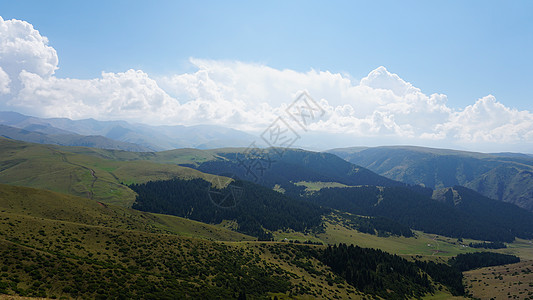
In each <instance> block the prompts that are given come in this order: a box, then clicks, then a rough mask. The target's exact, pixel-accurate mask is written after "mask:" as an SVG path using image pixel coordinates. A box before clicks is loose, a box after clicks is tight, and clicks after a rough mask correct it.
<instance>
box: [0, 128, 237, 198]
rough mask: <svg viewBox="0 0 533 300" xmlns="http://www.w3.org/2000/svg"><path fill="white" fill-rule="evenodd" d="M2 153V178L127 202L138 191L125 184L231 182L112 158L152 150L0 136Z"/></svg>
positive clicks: (0, 180)
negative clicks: (55, 143)
mask: <svg viewBox="0 0 533 300" xmlns="http://www.w3.org/2000/svg"><path fill="white" fill-rule="evenodd" d="M71 150H72V151H73V152H71ZM75 152H77V153H75ZM0 153H2V154H1V155H0V183H5V184H14V185H21V186H27V187H35V188H43V189H48V190H52V191H56V192H61V193H66V194H71V195H75V196H81V197H86V198H90V199H94V200H98V201H101V202H105V203H112V204H118V205H122V206H127V207H129V206H131V205H132V204H133V202H134V201H135V193H134V192H133V191H132V190H131V189H129V188H128V187H127V186H125V185H123V184H122V183H126V184H130V183H143V182H147V181H149V180H164V179H172V178H203V179H205V180H207V181H209V182H213V184H215V186H216V185H218V184H219V182H226V181H227V180H226V181H224V180H222V181H219V180H217V177H216V176H212V175H208V174H204V173H202V172H199V171H197V170H194V169H190V168H187V167H181V166H177V165H173V164H160V163H156V162H150V161H143V160H133V159H132V161H117V160H112V159H109V158H112V157H111V156H112V154H113V153H116V156H131V157H142V156H150V153H135V152H126V151H113V150H101V149H94V148H82V147H61V146H53V145H39V144H31V143H25V142H19V141H14V140H9V139H5V138H0ZM86 153H91V155H87V154H86ZM99 153H102V155H98V154H99Z"/></svg>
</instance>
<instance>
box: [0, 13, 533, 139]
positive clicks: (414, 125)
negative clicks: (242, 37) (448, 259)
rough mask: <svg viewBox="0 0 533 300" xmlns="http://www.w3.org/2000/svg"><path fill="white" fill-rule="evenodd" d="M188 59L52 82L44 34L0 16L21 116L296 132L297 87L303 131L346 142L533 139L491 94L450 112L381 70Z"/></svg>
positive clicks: (532, 129)
mask: <svg viewBox="0 0 533 300" xmlns="http://www.w3.org/2000/svg"><path fill="white" fill-rule="evenodd" d="M190 63H191V64H192V65H193V66H194V67H195V70H194V71H192V72H187V73H182V74H175V75H172V76H164V77H157V76H156V77H153V76H149V75H148V74H147V73H145V72H143V71H142V70H127V71H125V72H119V73H106V72H103V73H102V75H101V76H100V77H98V78H94V79H88V80H85V79H84V80H82V79H75V78H57V77H55V76H54V72H55V70H56V69H57V68H58V57H57V53H56V51H55V49H54V48H53V47H51V46H49V45H48V39H47V38H46V37H44V36H41V34H40V33H39V31H37V30H36V29H34V28H33V26H32V25H31V24H29V23H27V22H24V21H19V20H7V21H4V20H3V19H2V18H1V17H0V105H1V106H2V107H4V108H5V107H8V108H10V109H13V110H19V111H21V112H23V113H28V114H33V115H37V116H44V117H69V118H74V119H80V118H96V119H102V120H110V119H123V120H128V121H132V122H144V123H151V124H183V125H194V124H217V125H223V126H228V127H233V128H236V129H241V130H247V131H251V132H261V131H262V130H264V129H265V128H266V127H267V126H268V125H270V124H271V123H272V122H273V121H274V120H275V119H276V118H277V117H283V118H285V119H287V120H288V121H289V124H290V125H291V126H294V128H296V129H299V130H302V128H300V127H299V126H298V125H297V124H296V123H295V122H294V121H292V120H291V119H290V118H289V116H288V115H287V112H286V109H287V107H289V106H290V104H291V103H292V101H293V100H294V99H295V97H296V96H297V95H298V93H299V92H300V91H307V92H308V93H309V94H310V95H311V96H312V97H313V98H314V100H315V101H316V102H317V103H318V104H319V105H320V107H321V108H322V109H323V111H324V115H323V116H322V117H321V118H317V119H314V120H311V121H310V122H309V123H308V124H307V127H306V128H305V129H307V132H308V133H310V132H313V133H312V134H310V136H314V137H318V136H321V134H322V136H323V137H327V138H328V141H330V140H332V138H333V137H335V136H338V137H339V140H341V143H345V144H343V145H344V146H350V145H358V144H360V143H359V142H358V140H359V141H361V140H364V141H369V140H370V139H374V140H375V141H378V143H379V144H388V143H391V142H390V141H394V143H397V142H398V141H400V142H404V143H416V144H422V145H423V144H427V143H431V144H432V145H435V143H440V144H439V145H440V146H442V147H454V146H464V145H466V146H465V147H470V148H475V145H476V143H478V144H483V145H487V144H493V145H502V147H505V146H508V145H522V146H523V145H526V146H531V145H533V114H532V113H531V112H529V111H519V110H516V109H512V108H509V107H506V106H505V105H504V104H502V103H500V102H498V101H497V100H496V99H495V98H494V97H493V96H490V95H489V96H486V97H484V98H481V99H479V100H477V101H475V102H474V101H473V104H471V105H467V106H466V107H464V108H453V107H450V106H448V104H447V96H446V95H443V94H431V95H427V94H424V93H423V92H422V91H421V90H420V89H419V88H416V87H415V86H414V85H413V84H412V83H410V82H407V81H406V80H404V79H402V78H401V77H400V76H399V75H397V74H394V73H392V72H389V71H388V70H387V69H386V68H385V67H383V66H380V67H378V68H376V69H375V70H372V71H370V73H369V74H368V76H366V77H364V78H362V79H361V80H354V79H353V78H351V77H350V76H349V75H346V74H340V73H332V72H329V71H320V70H310V71H307V72H299V71H295V70H288V69H283V70H280V69H275V68H271V67H269V66H266V65H263V64H256V63H245V62H239V61H218V60H205V59H194V58H191V59H190ZM347 137H348V138H347ZM318 142H319V141H318ZM318 142H317V141H313V142H312V143H313V144H318ZM338 145H341V144H338ZM329 146H332V145H331V144H329V143H328V144H327V145H323V146H322V147H329ZM521 149H523V148H521Z"/></svg>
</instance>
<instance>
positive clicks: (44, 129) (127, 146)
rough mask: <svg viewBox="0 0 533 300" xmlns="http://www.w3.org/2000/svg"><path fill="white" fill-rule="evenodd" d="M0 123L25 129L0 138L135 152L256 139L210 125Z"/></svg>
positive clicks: (11, 119)
mask: <svg viewBox="0 0 533 300" xmlns="http://www.w3.org/2000/svg"><path fill="white" fill-rule="evenodd" d="M0 124H1V125H5V126H10V127H14V128H18V129H23V130H25V131H24V132H23V131H19V132H17V131H16V130H13V129H10V128H5V127H4V128H2V129H1V130H0V135H3V136H4V137H9V138H12V139H18V140H23V141H28V142H34V143H49V144H57V145H67V146H88V147H95V148H103V149H119V150H126V151H137V152H144V151H162V150H170V149H177V148H198V149H211V148H220V147H230V146H232V147H247V146H249V145H250V144H251V143H252V142H253V141H254V140H256V137H255V136H253V135H251V134H248V133H245V132H242V131H239V130H235V129H231V128H225V127H221V126H213V125H198V126H180V125H176V126H150V125H144V124H130V123H128V122H126V121H97V120H94V119H84V120H71V119H67V118H47V119H45V118H37V117H32V116H26V115H22V114H19V113H16V112H0ZM113 141H115V142H113Z"/></svg>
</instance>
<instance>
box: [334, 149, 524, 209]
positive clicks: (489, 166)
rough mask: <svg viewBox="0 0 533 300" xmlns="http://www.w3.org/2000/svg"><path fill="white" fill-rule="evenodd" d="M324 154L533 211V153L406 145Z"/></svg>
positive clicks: (401, 178) (398, 177) (413, 181)
mask: <svg viewBox="0 0 533 300" xmlns="http://www.w3.org/2000/svg"><path fill="white" fill-rule="evenodd" d="M328 152H329V153H332V154H335V155H338V156H339V157H341V158H344V159H345V160H347V161H349V162H351V163H354V164H356V165H360V166H363V167H366V168H368V169H370V170H372V171H374V172H376V173H378V174H380V175H383V176H386V177H388V178H391V179H394V180H398V181H402V182H405V183H409V184H419V185H423V186H425V187H429V188H431V189H440V188H445V187H453V186H456V185H460V186H465V187H468V188H470V189H473V190H475V191H477V192H479V193H481V194H482V195H484V196H486V197H489V198H491V199H497V200H500V201H504V202H509V203H513V204H516V205H517V206H520V207H522V208H525V209H528V210H533V156H531V155H528V154H521V153H494V154H486V153H477V152H466V151H456V150H446V149H433V148H424V147H412V146H390V147H373V148H367V147H354V148H343V149H333V150H330V151H328Z"/></svg>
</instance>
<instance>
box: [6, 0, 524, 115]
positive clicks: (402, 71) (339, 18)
mask: <svg viewBox="0 0 533 300" xmlns="http://www.w3.org/2000/svg"><path fill="white" fill-rule="evenodd" d="M0 11H1V15H2V16H3V18H4V19H11V18H16V19H21V20H26V21H28V22H29V23H32V24H33V25H34V26H35V27H36V28H37V29H38V30H39V31H40V32H41V33H42V34H43V35H45V36H47V37H48V38H49V40H50V45H51V46H53V47H54V48H55V49H56V50H57V52H58V55H59V57H60V61H59V70H58V71H57V76H59V77H77V78H92V77H96V76H98V75H99V74H100V72H101V71H111V72H120V71H124V70H126V69H129V68H135V69H142V70H144V71H146V72H148V73H150V74H168V73H173V72H179V71H184V70H187V68H188V63H187V62H188V58H189V57H199V58H206V59H229V60H240V61H245V62H257V63H264V64H266V65H268V66H271V67H274V68H279V69H284V68H289V69H294V70H298V71H307V70H309V69H311V68H313V69H317V70H329V71H332V72H345V73H349V74H350V75H351V76H353V77H354V78H359V79H360V78H362V77H364V76H366V75H367V74H368V72H369V71H370V70H373V69H375V68H376V67H378V66H381V65H383V66H385V67H387V69H388V70H390V71H391V72H395V73H398V74H399V75H400V76H401V77H402V78H404V79H406V80H407V81H409V82H412V83H414V84H415V85H416V86H417V87H419V88H420V89H422V91H424V92H425V93H435V92H437V93H444V94H447V95H448V101H449V103H450V105H452V106H459V105H463V104H465V103H468V102H471V101H472V100H473V99H477V98H480V97H483V96H485V95H487V94H492V95H494V96H496V97H497V98H498V99H499V100H500V101H503V102H504V103H506V104H507V105H509V106H511V107H515V108H518V109H527V110H533V101H532V100H533V89H531V84H532V83H533V72H532V69H533V2H531V1H328V2H325V1H268V2H267V1H264V2H260V1H185V2H183V1H181V2H180V1H155V2H154V1H4V2H3V3H2V4H0Z"/></svg>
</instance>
